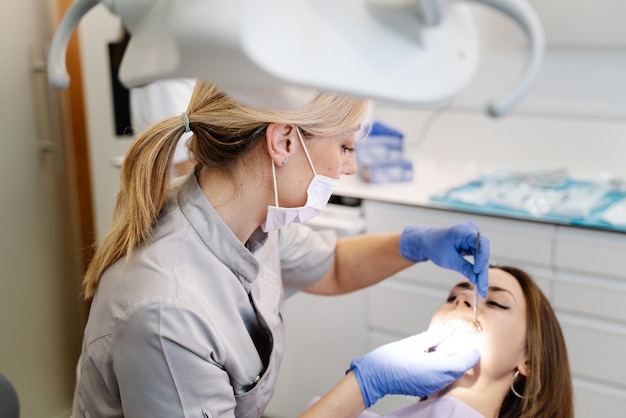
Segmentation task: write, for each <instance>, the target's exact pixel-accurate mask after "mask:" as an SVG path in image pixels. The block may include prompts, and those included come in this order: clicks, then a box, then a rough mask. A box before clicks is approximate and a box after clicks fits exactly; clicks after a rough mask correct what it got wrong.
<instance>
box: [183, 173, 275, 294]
mask: <svg viewBox="0 0 626 418" xmlns="http://www.w3.org/2000/svg"><path fill="white" fill-rule="evenodd" d="M177 196H178V205H179V207H180V210H181V211H182V213H183V215H184V216H185V218H187V220H188V221H189V223H190V224H191V226H192V228H193V229H194V230H195V231H196V233H197V234H198V236H199V237H200V239H201V240H202V242H203V243H204V244H205V245H206V246H207V248H208V249H209V250H210V251H211V252H212V253H213V254H215V256H216V257H217V258H218V259H219V260H220V261H221V262H222V263H224V265H226V266H228V267H229V268H230V270H231V271H232V272H233V273H234V274H235V275H236V276H237V277H238V278H239V280H240V281H241V284H242V285H243V286H244V287H245V288H246V290H249V288H250V284H251V283H252V282H253V281H254V280H255V279H256V278H257V276H258V274H259V270H260V266H259V262H258V260H257V259H256V258H255V257H254V254H253V253H252V252H250V250H248V248H246V246H244V245H243V244H242V243H241V241H239V239H237V237H236V236H235V234H233V232H232V231H231V230H230V228H228V226H227V225H226V223H224V221H223V219H222V218H221V217H220V216H219V214H218V213H217V212H216V211H215V209H214V208H213V205H211V202H209V199H207V197H206V196H205V194H204V193H203V192H202V189H201V188H200V185H199V184H198V179H197V175H196V172H195V171H194V172H192V173H190V174H189V175H188V176H187V178H186V179H185V180H184V182H183V183H182V184H181V186H180V188H179V190H178V193H177ZM258 232H261V231H260V230H259V231H255V233H254V234H253V236H252V237H251V238H250V240H251V241H252V240H254V245H253V246H251V247H250V248H251V249H252V251H255V250H256V249H258V248H259V246H262V245H263V243H264V242H265V239H266V238H267V234H264V233H262V232H261V233H262V234H263V236H262V237H260V236H259V235H258ZM248 246H250V242H249V243H248Z"/></svg>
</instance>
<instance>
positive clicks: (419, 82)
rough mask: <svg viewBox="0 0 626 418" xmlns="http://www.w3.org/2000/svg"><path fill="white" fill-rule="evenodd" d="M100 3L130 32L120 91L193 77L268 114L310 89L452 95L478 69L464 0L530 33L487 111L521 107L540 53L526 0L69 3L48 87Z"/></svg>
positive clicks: (390, 96)
mask: <svg viewBox="0 0 626 418" xmlns="http://www.w3.org/2000/svg"><path fill="white" fill-rule="evenodd" d="M100 3H102V5H104V6H106V7H107V8H108V10H109V11H110V12H111V13H113V14H114V15H117V16H119V17H120V18H121V21H122V24H123V26H124V27H125V28H127V29H128V31H129V32H130V33H131V39H130V43H129V45H128V49H127V50H126V53H125V54H124V57H123V60H122V63H121V68H120V73H119V74H120V80H121V81H122V83H123V84H124V85H126V86H127V87H129V88H130V87H136V86H141V85H145V84H148V83H151V82H154V81H157V80H161V79H171V78H199V79H203V80H206V81H210V82H214V83H216V84H217V85H218V86H219V87H220V89H221V90H222V91H224V92H225V93H226V94H228V95H230V96H231V97H232V98H233V99H235V100H239V101H240V102H242V103H244V104H248V105H252V106H256V107H260V108H265V109H273V110H281V109H282V110H287V109H294V108H298V107H302V106H304V105H306V104H307V103H308V102H310V100H312V98H313V97H315V95H316V93H317V92H318V91H333V92H338V93H343V94H348V95H353V96H358V97H367V98H371V99H374V100H376V101H378V102H380V103H384V104H391V105H400V106H405V107H406V106H409V107H433V106H440V105H442V104H445V103H448V102H450V101H451V100H452V98H453V97H455V96H456V95H457V94H458V93H459V92H460V91H461V90H462V89H463V88H464V87H465V86H466V85H467V84H468V83H469V82H470V80H471V78H472V77H473V75H474V74H475V72H476V70H477V68H478V58H479V34H478V30H477V27H476V25H475V22H474V19H473V15H472V14H471V10H470V8H469V7H468V4H470V3H479V4H482V5H484V6H487V7H490V8H492V9H496V10H498V11H499V12H501V13H503V14H505V15H507V16H508V17H510V18H511V19H513V20H514V21H515V22H516V23H517V24H518V25H519V26H520V27H521V28H522V30H523V31H524V33H525V35H526V36H527V37H528V45H529V49H530V54H529V60H528V65H527V67H526V71H525V72H524V74H523V75H522V76H521V78H520V79H519V82H518V83H517V84H516V85H515V86H514V87H513V88H511V89H510V90H509V91H508V92H507V93H506V94H505V95H504V97H502V98H499V99H498V100H495V101H493V102H492V103H490V104H489V106H488V109H487V111H488V114H489V115H490V116H494V117H498V116H504V115H506V114H507V113H508V112H510V111H511V109H512V108H513V107H514V106H515V105H517V104H518V103H519V101H520V100H521V99H522V97H523V96H524V95H525V94H526V92H527V91H528V90H529V88H530V86H531V84H532V82H533V80H534V79H535V78H536V76H537V74H538V72H539V68H540V66H541V62H542V60H543V56H544V51H545V35H544V31H543V27H542V25H541V22H540V20H539V18H538V16H537V14H536V12H535V10H534V9H533V8H532V7H531V6H530V4H529V3H528V2H527V0H452V1H446V0H416V1H392V0H342V1H336V0H297V1H293V0H265V1H250V0H230V1H228V2H224V1H221V0H200V1H198V0H177V1H172V0H125V1H116V0H76V1H75V2H74V3H73V4H72V5H71V6H70V8H69V9H68V11H67V12H66V14H65V15H64V16H63V19H62V21H61V24H60V26H59V27H58V29H57V30H56V32H55V34H54V38H53V42H52V45H51V49H50V54H49V66H48V68H49V73H48V77H49V80H50V83H51V84H52V85H53V86H55V87H57V88H65V87H67V86H68V84H69V75H68V73H67V69H66V66H65V53H66V49H67V45H68V42H69V39H70V36H71V34H72V32H73V30H74V28H75V27H76V26H77V25H78V22H79V21H80V19H81V18H82V17H83V16H84V15H85V14H86V13H88V12H89V11H90V10H91V9H92V8H93V7H95V6H96V5H99V4H100Z"/></svg>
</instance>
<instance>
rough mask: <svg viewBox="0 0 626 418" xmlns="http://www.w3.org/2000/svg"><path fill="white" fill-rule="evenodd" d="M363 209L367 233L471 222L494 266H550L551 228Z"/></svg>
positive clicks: (411, 210)
mask: <svg viewBox="0 0 626 418" xmlns="http://www.w3.org/2000/svg"><path fill="white" fill-rule="evenodd" d="M363 206H364V212H365V217H366V219H367V223H368V232H372V233H380V232H398V231H401V230H402V229H403V228H404V227H405V226H407V225H421V226H451V225H454V224H458V223H462V222H468V221H471V222H474V223H476V224H477V225H478V226H479V227H480V230H481V231H482V233H483V234H485V235H486V236H488V237H489V240H490V242H491V259H492V260H493V261H494V262H496V263H511V264H516V262H529V263H532V264H534V265H545V266H549V265H550V264H551V263H552V258H553V246H554V231H555V228H556V227H555V226H554V225H549V224H543V223H537V222H527V221H517V220H511V219H501V218H494V217H489V216H481V215H475V214H469V213H461V212H453V211H446V210H440V209H427V208H419V207H415V206H404V205H398V204H389V203H382V202H372V201H366V202H364V203H363Z"/></svg>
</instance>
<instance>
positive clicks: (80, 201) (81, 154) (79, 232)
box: [52, 0, 96, 277]
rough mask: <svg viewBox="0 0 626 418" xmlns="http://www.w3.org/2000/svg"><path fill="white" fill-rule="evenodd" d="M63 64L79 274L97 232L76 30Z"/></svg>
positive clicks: (59, 6) (63, 2)
mask: <svg viewBox="0 0 626 418" xmlns="http://www.w3.org/2000/svg"><path fill="white" fill-rule="evenodd" d="M72 3H73V0H56V4H55V6H56V7H55V9H56V10H55V12H54V13H53V14H54V16H53V19H52V20H53V28H54V29H56V28H57V27H58V25H59V22H60V21H61V18H62V16H63V15H64V14H65V13H66V11H67V9H68V8H69V7H70V6H71V5H72ZM65 59H66V65H67V70H68V73H69V75H70V80H71V82H70V85H69V87H68V88H67V89H65V90H60V91H59V93H58V97H59V102H60V105H59V108H60V115H61V116H60V118H61V121H60V123H61V134H62V135H63V138H64V151H63V152H64V154H65V159H64V160H65V161H66V163H67V172H68V179H67V181H68V183H69V186H70V191H71V193H70V194H71V196H72V200H73V202H72V207H73V210H72V211H73V216H74V218H75V219H74V220H73V221H74V227H75V229H76V231H75V232H74V234H75V239H76V241H77V244H78V245H79V246H80V249H81V251H80V255H79V257H80V258H81V260H80V261H81V262H80V264H81V265H82V266H81V268H80V269H81V271H80V274H81V277H82V275H83V274H84V272H85V270H86V268H87V265H88V264H89V261H90V260H91V258H92V256H93V253H94V251H95V245H96V232H95V226H94V209H93V197H92V190H91V169H90V158H89V141H88V134H87V123H86V111H85V99H84V92H83V77H82V66H81V61H80V44H79V37H78V31H77V30H75V31H74V33H73V34H72V37H71V38H70V41H69V44H68V47H67V53H66V58H65Z"/></svg>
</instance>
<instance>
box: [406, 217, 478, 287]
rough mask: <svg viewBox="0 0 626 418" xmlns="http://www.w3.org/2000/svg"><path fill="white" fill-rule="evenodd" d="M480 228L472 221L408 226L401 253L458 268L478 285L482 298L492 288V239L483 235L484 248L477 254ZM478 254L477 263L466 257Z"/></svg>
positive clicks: (476, 256)
mask: <svg viewBox="0 0 626 418" xmlns="http://www.w3.org/2000/svg"><path fill="white" fill-rule="evenodd" d="M478 231H479V229H478V227H477V226H476V225H475V224H474V223H472V222H467V223H464V224H459V225H455V226H453V227H451V228H424V227H419V226H408V227H406V228H405V229H404V230H403V231H402V235H401V236H400V254H401V255H402V256H403V257H404V258H406V259H407V260H409V261H413V262H415V263H418V262H421V261H426V260H431V261H432V262H433V263H435V264H437V265H438V266H440V267H443V268H447V269H451V270H455V271H458V272H459V273H461V274H462V275H464V276H465V277H467V278H468V280H469V281H470V282H471V283H473V284H475V285H477V286H478V293H479V294H480V296H481V297H483V298H484V297H486V296H487V290H488V288H489V280H488V276H489V238H487V237H486V236H484V235H482V234H481V235H480V248H479V250H478V254H476V255H475V253H476V236H477V235H478ZM465 255H475V257H474V264H472V263H470V262H469V261H467V260H466V259H464V258H463V256H465Z"/></svg>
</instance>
